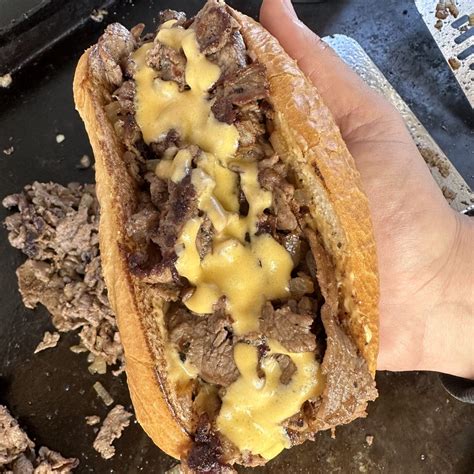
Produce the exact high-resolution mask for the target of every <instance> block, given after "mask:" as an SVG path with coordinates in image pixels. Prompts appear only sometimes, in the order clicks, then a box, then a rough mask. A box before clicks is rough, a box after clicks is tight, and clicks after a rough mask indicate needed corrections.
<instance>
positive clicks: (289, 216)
mask: <svg viewBox="0 0 474 474" xmlns="http://www.w3.org/2000/svg"><path fill="white" fill-rule="evenodd" d="M291 199H292V194H287V193H285V192H284V191H283V190H281V189H280V188H278V187H276V188H274V190H273V209H274V212H275V215H276V218H277V229H279V230H289V231H294V230H296V228H297V227H298V221H297V220H296V216H295V214H294V213H293V210H292V208H291Z"/></svg>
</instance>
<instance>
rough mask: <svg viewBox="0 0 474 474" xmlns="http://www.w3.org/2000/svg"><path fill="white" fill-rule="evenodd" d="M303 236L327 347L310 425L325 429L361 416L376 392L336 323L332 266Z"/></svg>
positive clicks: (315, 243)
mask: <svg viewBox="0 0 474 474" xmlns="http://www.w3.org/2000/svg"><path fill="white" fill-rule="evenodd" d="M306 235H307V237H308V240H309V243H310V246H311V250H312V252H313V255H314V258H315V260H316V268H317V278H318V282H319V286H320V288H321V292H322V294H323V296H324V299H325V303H324V305H323V307H322V308H321V318H322V321H323V325H324V329H325V331H326V344H327V347H326V351H325V354H324V359H323V363H322V366H321V369H322V372H323V374H324V375H325V376H326V385H325V388H324V393H323V398H322V401H321V404H320V406H319V408H318V411H317V416H316V417H314V418H313V420H311V422H312V423H313V424H315V426H314V427H315V428H316V429H328V428H331V427H333V426H336V425H340V424H344V423H349V422H350V421H352V420H353V419H355V418H358V417H361V416H365V409H366V407H367V402H368V401H369V400H374V399H375V398H376V397H377V390H376V389H375V382H374V380H373V379H372V376H371V375H370V372H369V370H368V368H367V363H366V361H365V359H364V358H363V357H362V356H361V355H360V354H359V353H358V351H357V348H356V346H355V344H354V342H353V341H352V340H351V338H350V337H349V336H348V335H347V333H346V332H345V331H344V329H343V328H342V327H341V325H340V323H339V321H338V295H337V287H336V278H335V269H334V266H333V264H332V262H331V261H330V260H329V256H328V255H327V253H326V252H325V251H324V249H323V246H322V244H321V243H320V242H319V239H318V237H317V235H316V234H315V233H314V232H313V231H311V230H309V229H308V230H307V231H306Z"/></svg>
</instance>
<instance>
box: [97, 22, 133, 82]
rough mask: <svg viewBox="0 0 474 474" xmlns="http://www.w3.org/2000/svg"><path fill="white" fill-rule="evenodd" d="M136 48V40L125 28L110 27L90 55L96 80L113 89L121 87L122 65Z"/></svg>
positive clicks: (115, 24)
mask: <svg viewBox="0 0 474 474" xmlns="http://www.w3.org/2000/svg"><path fill="white" fill-rule="evenodd" d="M136 46H137V43H136V40H135V38H134V37H133V35H132V34H131V33H130V31H128V30H127V29H126V28H125V27H124V26H122V25H121V24H120V23H112V24H111V25H108V26H107V28H106V29H105V32H104V33H103V35H102V36H101V37H100V38H99V41H98V42H97V45H95V46H94V47H93V48H92V51H91V53H90V55H89V67H90V68H91V72H92V74H93V76H94V77H95V79H96V80H98V81H100V82H104V83H105V84H108V85H109V86H110V87H111V88H113V87H118V86H120V85H121V84H122V81H123V72H122V65H124V63H125V61H126V59H127V57H128V56H129V55H130V53H131V52H132V51H134V49H135V48H136Z"/></svg>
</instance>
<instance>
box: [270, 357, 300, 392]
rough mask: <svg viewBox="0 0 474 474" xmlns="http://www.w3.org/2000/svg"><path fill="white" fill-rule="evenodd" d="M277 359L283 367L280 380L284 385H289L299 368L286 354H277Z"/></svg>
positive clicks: (281, 367)
mask: <svg viewBox="0 0 474 474" xmlns="http://www.w3.org/2000/svg"><path fill="white" fill-rule="evenodd" d="M275 359H276V360H277V362H278V364H279V365H280V369H281V375H280V382H281V383H282V384H284V385H288V384H289V383H290V381H291V378H292V377H293V374H294V373H295V372H296V370H297V369H296V365H295V363H294V362H293V361H292V360H291V359H290V357H289V356H287V355H286V354H277V355H276V356H275Z"/></svg>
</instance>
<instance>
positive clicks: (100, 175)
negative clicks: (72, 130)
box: [73, 48, 191, 459]
mask: <svg viewBox="0 0 474 474" xmlns="http://www.w3.org/2000/svg"><path fill="white" fill-rule="evenodd" d="M91 51H92V48H89V49H88V50H87V51H86V52H85V53H84V54H83V55H82V57H81V59H80V60H79V63H78V65H77V69H76V74H75V77H74V87H73V88H74V100H75V103H76V108H77V110H78V111H79V113H80V115H81V117H82V119H83V120H84V123H85V125H86V129H87V133H88V135H89V139H90V142H91V145H92V148H93V150H94V156H95V161H96V182H97V196H98V199H99V202H100V207H101V218H100V230H99V234H100V250H101V259H102V269H103V273H104V278H105V282H106V284H107V289H108V297H109V301H110V305H111V307H112V309H113V310H114V312H115V314H116V316H117V324H118V327H119V331H120V338H121V340H122V344H123V346H124V349H125V364H126V372H127V382H128V386H129V389H130V394H131V398H132V402H133V406H134V408H135V413H136V416H137V419H138V421H139V423H140V424H141V426H142V427H143V429H144V430H145V431H146V432H147V434H148V435H149V436H150V437H151V438H152V439H153V441H154V442H155V443H156V444H157V445H158V446H159V447H160V448H161V449H162V450H163V451H165V452H166V453H167V454H169V455H170V456H173V457H175V458H177V459H179V458H180V457H181V456H182V455H183V454H184V453H185V452H186V451H187V450H188V448H189V444H190V442H191V439H190V437H189V435H188V434H187V433H186V431H185V429H184V427H183V426H182V425H181V423H180V421H179V417H178V416H177V414H176V412H175V410H174V407H173V406H172V405H171V403H170V400H169V395H168V393H166V388H165V387H164V386H163V385H164V384H163V380H162V378H163V375H164V374H163V373H161V372H160V371H161V370H162V369H163V360H160V359H158V360H157V358H156V357H155V354H153V351H152V349H151V347H150V345H151V344H150V341H149V340H148V339H147V337H146V331H145V320H146V318H145V315H144V311H143V309H144V308H143V305H142V304H141V303H142V301H140V299H141V298H142V299H143V298H147V296H150V295H144V294H143V293H142V289H141V288H140V286H139V284H138V282H136V281H134V278H133V277H132V276H131V275H130V273H129V271H128V267H127V263H126V261H125V259H124V256H123V254H122V251H121V248H122V245H123V244H125V243H126V237H125V225H126V216H127V214H128V213H127V208H130V207H133V205H134V204H135V203H136V192H135V183H134V182H133V180H132V178H131V177H130V176H129V174H128V172H127V169H126V166H125V164H124V162H123V160H122V155H123V151H124V150H123V149H122V145H121V144H120V142H119V140H118V138H117V135H116V133H115V131H114V129H113V127H112V125H111V124H110V122H109V120H108V119H107V117H106V114H105V110H104V105H105V104H104V100H103V92H104V91H102V90H101V89H100V84H97V83H94V82H93V80H92V77H91V75H90V69H89V55H90V54H91ZM162 304H163V303H162V302H161V305H162ZM160 310H161V308H160V302H157V307H156V308H155V311H157V314H156V315H155V316H157V317H159V315H160V314H159V313H160Z"/></svg>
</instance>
